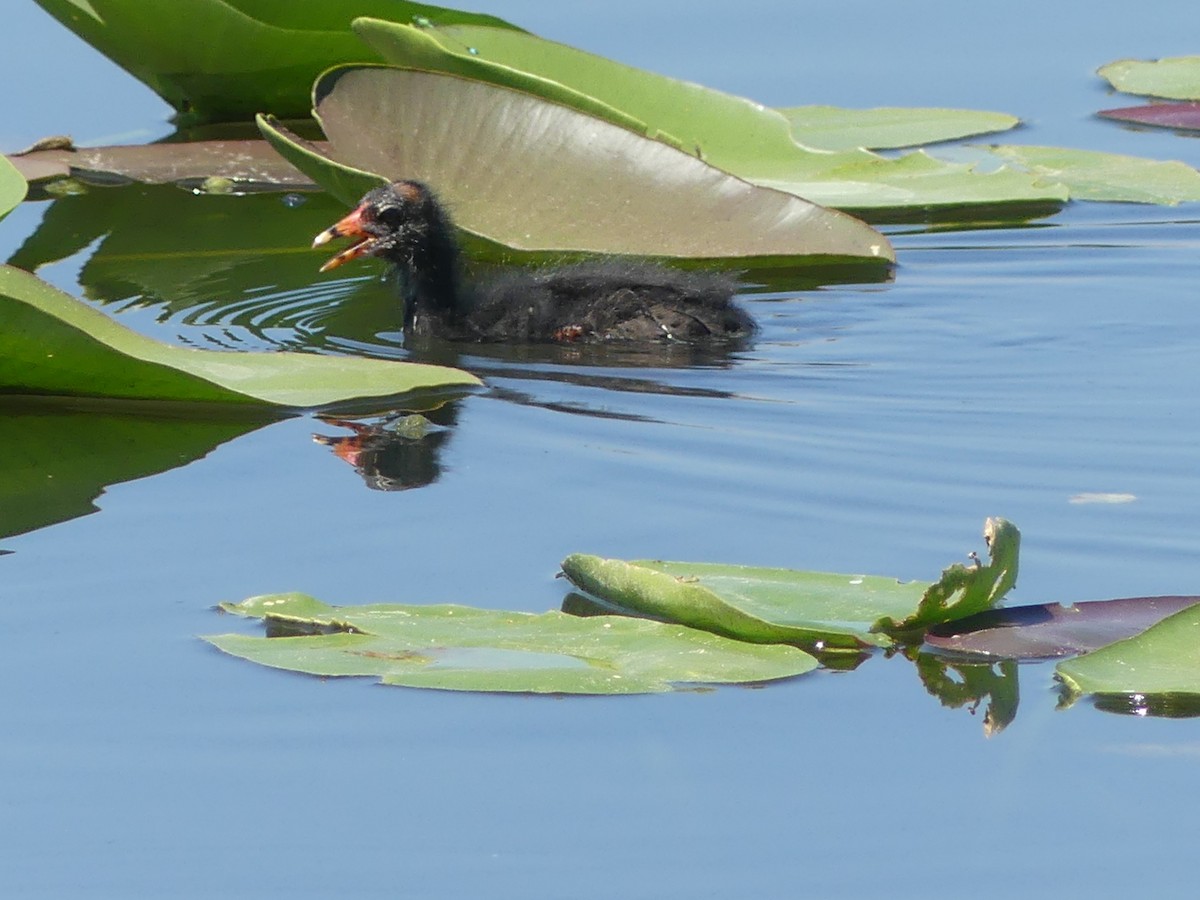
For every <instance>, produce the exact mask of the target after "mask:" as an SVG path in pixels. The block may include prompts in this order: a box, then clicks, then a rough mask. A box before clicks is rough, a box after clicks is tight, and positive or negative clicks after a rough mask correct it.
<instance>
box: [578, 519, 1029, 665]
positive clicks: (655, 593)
mask: <svg viewBox="0 0 1200 900" xmlns="http://www.w3.org/2000/svg"><path fill="white" fill-rule="evenodd" d="M984 533H985V535H987V536H988V537H989V549H990V551H991V553H992V556H993V559H992V562H991V563H989V564H988V565H986V566H983V565H979V566H973V567H970V568H968V567H965V566H962V565H954V566H951V567H950V568H948V569H946V571H945V572H943V573H942V578H941V580H939V581H938V582H936V583H934V584H929V583H927V582H917V581H911V582H900V581H897V580H895V579H892V578H885V577H880V576H864V575H842V574H835V573H832V572H801V571H796V570H794V569H766V568H755V567H750V566H731V565H721V564H715V563H686V562H660V561H650V560H639V561H636V562H626V561H624V560H619V559H603V558H601V557H598V556H588V555H586V554H581V553H576V554H572V555H571V556H568V557H567V558H566V559H565V560H563V563H562V570H563V574H564V575H566V576H567V578H568V579H569V580H570V581H571V583H572V584H574V585H575V586H576V587H577V588H579V589H580V590H581V591H584V592H585V593H586V594H589V595H591V596H593V597H596V598H598V599H599V600H601V601H602V602H604V603H607V604H609V605H610V606H612V607H616V608H618V609H625V610H631V611H633V612H636V613H639V614H642V615H648V616H653V617H655V618H658V619H664V620H667V621H671V622H680V623H682V624H685V625H689V626H691V627H693V628H703V629H706V630H708V631H713V632H715V633H717V634H725V635H729V636H731V637H736V638H739V639H740V640H743V641H759V642H771V641H784V642H787V643H792V644H797V645H799V646H803V647H807V648H811V649H815V650H821V651H840V650H853V651H858V650H861V649H863V648H866V647H870V646H877V647H886V646H891V645H892V643H893V637H892V635H895V634H903V633H904V632H909V631H914V630H917V629H921V628H924V627H925V626H927V625H929V624H932V623H933V622H938V621H946V620H949V619H953V618H956V617H959V616H967V615H971V614H973V613H975V612H978V611H979V610H980V609H984V608H987V606H989V605H991V604H994V603H996V602H998V601H999V600H1000V599H1001V598H1002V597H1003V596H1004V594H1005V592H1006V591H1007V590H1008V589H1009V588H1010V587H1012V585H1013V584H1014V583H1015V582H1016V577H1017V568H1018V562H1017V557H1018V554H1019V551H1020V533H1019V532H1018V531H1017V529H1016V527H1015V526H1014V525H1012V524H1011V523H1009V522H1007V521H1005V520H1004V519H999V518H992V519H988V520H987V523H986V525H985V531H984Z"/></svg>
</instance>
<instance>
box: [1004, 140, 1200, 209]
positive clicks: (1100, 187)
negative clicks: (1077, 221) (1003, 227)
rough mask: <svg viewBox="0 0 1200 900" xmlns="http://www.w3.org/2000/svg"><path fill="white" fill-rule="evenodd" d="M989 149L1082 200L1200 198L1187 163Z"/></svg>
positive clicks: (1196, 175)
mask: <svg viewBox="0 0 1200 900" xmlns="http://www.w3.org/2000/svg"><path fill="white" fill-rule="evenodd" d="M989 149H990V150H991V152H993V153H995V154H996V155H997V156H999V157H1001V158H1002V159H1004V160H1006V161H1008V162H1010V163H1013V164H1015V165H1017V166H1020V167H1021V168H1024V169H1027V170H1028V171H1029V172H1030V173H1031V174H1035V175H1037V176H1038V177H1039V178H1043V179H1045V180H1046V181H1047V182H1053V183H1056V184H1065V185H1066V186H1067V187H1068V189H1069V190H1070V192H1071V196H1072V197H1073V198H1075V199H1076V200H1103V201H1108V202H1114V203H1161V204H1168V205H1173V204H1176V203H1182V202H1184V201H1195V200H1200V172H1197V171H1196V170H1195V169H1193V168H1192V167H1191V166H1189V165H1186V164H1185V163H1181V162H1159V161H1157V160H1152V159H1142V158H1140V157H1136V156H1122V155H1120V154H1116V153H1100V152H1098V151H1095V150H1070V149H1066V148H1063V147H1030V146H1024V145H1020V146H1018V145H1014V144H1006V145H998V146H994V147H990V148H989Z"/></svg>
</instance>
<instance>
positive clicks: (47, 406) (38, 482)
mask: <svg viewBox="0 0 1200 900" xmlns="http://www.w3.org/2000/svg"><path fill="white" fill-rule="evenodd" d="M128 406H129V405H128V404H119V405H118V404H112V403H108V404H104V405H100V404H95V403H92V404H88V403H83V402H79V401H56V400H53V399H51V398H38V399H37V400H36V401H35V400H30V399H26V398H21V399H18V398H13V397H8V398H4V397H0V446H2V447H3V448H4V454H3V458H4V465H2V466H0V537H11V536H13V535H18V534H25V533H26V532H29V531H34V530H35V529H38V528H44V527H46V526H48V525H54V524H56V523H58V522H65V521H67V520H69V519H74V518H77V517H79V516H85V515H88V514H90V513H94V512H96V510H97V507H96V505H95V500H96V498H97V497H99V496H100V495H101V494H102V493H104V491H105V489H106V488H108V487H110V486H111V485H114V484H120V483H122V482H126V481H133V480H135V479H138V478H145V477H148V476H150V475H155V474H157V473H159V472H165V471H168V470H169V469H174V468H178V467H179V466H184V465H187V464H188V463H190V462H192V461H193V460H197V459H200V458H201V457H203V456H206V455H207V454H208V453H210V452H211V451H212V450H213V449H214V448H216V447H218V446H220V445H221V444H223V443H225V442H226V441H230V440H232V439H233V438H235V437H238V436H239V435H242V434H246V433H248V432H250V431H253V430H254V429H256V428H259V427H261V426H262V425H263V424H265V423H266V422H267V421H270V419H271V416H270V415H269V414H264V415H259V416H258V417H254V416H248V415H246V413H245V412H244V411H241V410H239V414H238V415H236V416H230V415H224V416H222V415H220V412H221V410H220V409H218V408H216V407H212V406H208V407H204V408H196V407H191V408H189V410H188V412H187V414H186V415H182V414H180V413H179V411H177V410H176V411H174V412H171V411H164V410H161V409H158V410H152V409H144V408H143V409H137V410H131V409H129V408H128Z"/></svg>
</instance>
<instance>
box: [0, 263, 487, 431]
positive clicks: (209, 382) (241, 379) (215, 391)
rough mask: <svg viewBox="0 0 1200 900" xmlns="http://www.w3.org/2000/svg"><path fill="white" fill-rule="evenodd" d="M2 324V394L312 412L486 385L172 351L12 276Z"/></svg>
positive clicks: (5, 275) (400, 369)
mask: <svg viewBox="0 0 1200 900" xmlns="http://www.w3.org/2000/svg"><path fill="white" fill-rule="evenodd" d="M0 318H2V319H3V321H4V324H5V327H4V329H3V330H2V331H0V394H43V395H44V394H51V395H66V396H77V397H105V398H112V399H127V400H175V401H189V402H218V403H232V404H239V405H246V406H275V407H283V408H287V409H305V408H315V407H327V406H333V405H341V404H347V403H350V402H351V401H362V400H368V399H379V400H382V399H385V398H387V399H389V401H395V400H398V399H399V398H400V397H402V396H403V395H406V394H412V393H413V392H416V391H430V390H450V391H454V390H457V391H461V390H462V389H464V388H467V387H471V386H474V385H477V384H479V380H478V379H477V378H475V376H473V375H471V374H469V373H467V372H462V371H460V370H458V369H450V368H445V367H441V366H428V365H418V364H415V363H399V362H388V361H383V360H371V359H359V358H352V357H333V356H315V355H310V354H301V353H222V352H218V351H211V350H191V349H185V348H182V347H172V346H169V345H167V344H162V343H159V342H158V341H155V340H152V339H151V338H148V337H145V336H143V335H140V334H137V333H136V332H134V331H131V330H129V329H128V328H126V327H125V326H123V325H121V324H119V323H117V322H114V321H113V320H112V319H110V318H108V317H107V316H106V315H104V314H103V313H102V312H99V311H97V310H95V309H92V308H91V307H90V306H87V305H86V304H84V303H81V302H79V301H78V300H75V299H74V298H72V297H69V296H67V295H66V294H64V293H62V292H61V291H58V290H56V289H55V288H53V287H51V286H50V285H48V284H46V283H45V282H44V281H41V280H40V279H38V278H37V277H35V276H33V275H30V274H29V273H28V272H24V271H22V270H20V269H16V268H13V267H12V266H3V267H0Z"/></svg>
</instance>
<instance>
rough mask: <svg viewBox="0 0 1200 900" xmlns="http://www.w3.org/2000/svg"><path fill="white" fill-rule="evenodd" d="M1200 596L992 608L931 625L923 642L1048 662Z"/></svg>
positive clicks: (1112, 638) (1129, 633)
mask: <svg viewBox="0 0 1200 900" xmlns="http://www.w3.org/2000/svg"><path fill="white" fill-rule="evenodd" d="M1196 603H1200V597H1126V598H1122V599H1120V600H1096V601H1092V602H1089V603H1073V604H1071V605H1070V606H1063V605H1062V604H1059V603H1046V604H1041V605H1038V606H1014V607H1011V608H1009V609H993V610H988V611H986V612H982V613H979V614H978V615H974V616H969V617H968V618H965V619H958V620H956V621H953V622H949V623H947V624H945V625H936V626H934V627H933V628H931V629H929V631H928V632H926V634H925V643H926V644H927V645H928V646H930V647H933V648H935V649H936V650H939V651H941V652H943V653H952V654H955V655H968V656H987V657H992V658H994V659H1052V658H1054V657H1062V656H1075V655H1077V654H1080V653H1088V652H1090V651H1092V650H1098V649H1099V648H1101V647H1104V646H1107V645H1108V644H1112V643H1114V642H1116V641H1120V640H1124V639H1125V638H1129V637H1133V636H1134V635H1136V634H1140V633H1141V632H1143V631H1145V630H1146V629H1147V628H1149V627H1150V626H1151V625H1154V624H1157V623H1158V622H1161V621H1162V620H1163V619H1165V618H1166V617H1167V616H1169V615H1173V614H1174V613H1177V612H1179V611H1180V610H1181V609H1186V608H1187V607H1189V606H1192V605H1194V604H1196Z"/></svg>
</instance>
